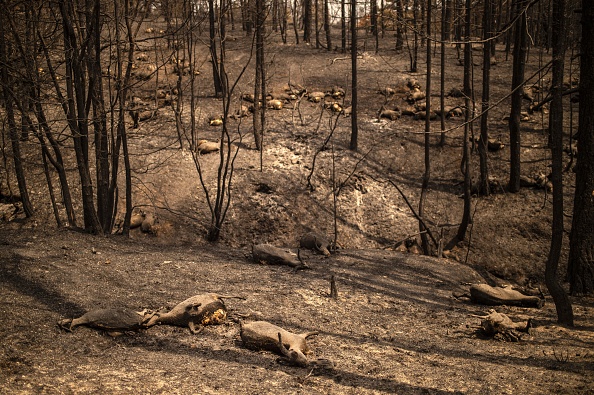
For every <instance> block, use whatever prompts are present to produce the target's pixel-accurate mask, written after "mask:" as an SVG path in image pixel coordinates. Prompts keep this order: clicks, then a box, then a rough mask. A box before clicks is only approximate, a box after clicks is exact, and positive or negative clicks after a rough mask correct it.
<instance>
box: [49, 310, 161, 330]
mask: <svg viewBox="0 0 594 395" xmlns="http://www.w3.org/2000/svg"><path fill="white" fill-rule="evenodd" d="M152 317H153V314H151V313H148V312H147V311H140V312H138V311H134V310H130V309H126V308H119V309H96V310H91V311H88V312H86V313H85V314H83V315H82V316H80V317H78V318H71V319H64V320H61V321H59V322H58V326H59V327H60V328H62V329H64V330H66V331H68V332H72V330H73V329H74V328H76V327H77V326H81V325H84V326H88V327H90V328H94V329H99V330H102V331H105V332H106V333H107V334H109V335H110V336H119V335H121V334H123V333H125V332H128V331H138V330H140V329H145V328H147V321H148V320H150V319H151V318H152Z"/></svg>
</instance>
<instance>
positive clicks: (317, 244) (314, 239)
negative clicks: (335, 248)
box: [299, 232, 330, 256]
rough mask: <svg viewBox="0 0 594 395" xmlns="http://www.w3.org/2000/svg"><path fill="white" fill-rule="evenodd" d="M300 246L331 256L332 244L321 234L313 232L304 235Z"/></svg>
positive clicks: (300, 240)
mask: <svg viewBox="0 0 594 395" xmlns="http://www.w3.org/2000/svg"><path fill="white" fill-rule="evenodd" d="M299 246H300V247H301V248H307V249H308V250H312V251H316V252H319V253H321V254H324V255H326V256H330V242H329V241H328V239H327V238H326V237H324V236H323V235H320V234H319V233H314V232H311V233H307V234H304V235H303V236H302V237H301V239H299Z"/></svg>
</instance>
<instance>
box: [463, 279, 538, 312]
mask: <svg viewBox="0 0 594 395" xmlns="http://www.w3.org/2000/svg"><path fill="white" fill-rule="evenodd" d="M470 300H471V301H472V302H473V303H477V304H484V305H487V306H498V305H507V306H519V307H536V308H541V307H542V306H544V302H545V301H544V299H541V298H539V297H538V296H528V295H524V294H523V293H521V292H518V291H516V290H515V289H512V288H511V287H507V288H500V287H491V286H490V285H487V284H473V285H471V286H470Z"/></svg>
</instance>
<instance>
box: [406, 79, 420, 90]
mask: <svg viewBox="0 0 594 395" xmlns="http://www.w3.org/2000/svg"><path fill="white" fill-rule="evenodd" d="M406 86H407V87H408V89H410V90H414V89H421V84H419V81H417V79H416V78H409V79H408V80H406Z"/></svg>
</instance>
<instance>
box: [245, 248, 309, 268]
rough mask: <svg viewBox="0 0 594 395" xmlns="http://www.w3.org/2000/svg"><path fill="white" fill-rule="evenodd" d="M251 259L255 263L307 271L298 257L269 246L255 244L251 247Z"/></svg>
mask: <svg viewBox="0 0 594 395" xmlns="http://www.w3.org/2000/svg"><path fill="white" fill-rule="evenodd" d="M252 258H253V260H254V261H255V262H259V263H268V264H270V265H286V266H290V267H294V268H295V269H309V266H307V265H306V264H305V263H304V262H303V261H302V260H301V259H300V258H299V257H298V256H295V255H293V254H291V253H289V252H287V251H286V250H285V249H282V248H279V247H275V246H273V245H270V244H255V245H253V246H252Z"/></svg>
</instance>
